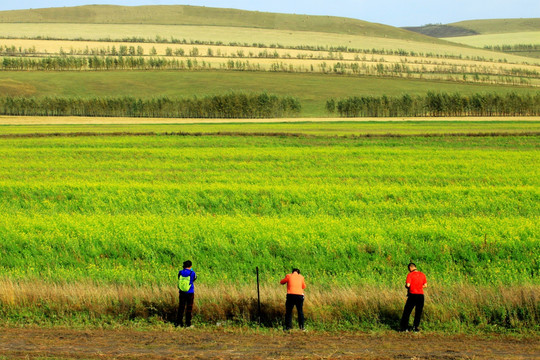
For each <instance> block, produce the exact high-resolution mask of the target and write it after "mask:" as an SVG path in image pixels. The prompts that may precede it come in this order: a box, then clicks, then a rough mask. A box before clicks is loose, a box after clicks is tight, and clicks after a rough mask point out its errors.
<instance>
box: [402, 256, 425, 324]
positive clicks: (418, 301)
mask: <svg viewBox="0 0 540 360" xmlns="http://www.w3.org/2000/svg"><path fill="white" fill-rule="evenodd" d="M426 286H427V279H426V275H424V274H423V273H421V272H420V271H418V270H417V269H416V265H415V264H414V263H410V264H409V274H408V275H407V280H406V281H405V287H407V302H406V303H405V308H404V309H403V316H402V317H401V324H400V327H401V331H407V330H408V327H409V317H410V316H411V312H412V311H413V309H414V308H416V311H415V313H414V323H413V331H419V330H418V326H419V325H420V318H421V317H422V311H423V310H424V288H425V287H426Z"/></svg>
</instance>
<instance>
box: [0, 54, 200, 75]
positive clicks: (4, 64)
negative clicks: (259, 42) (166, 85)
mask: <svg viewBox="0 0 540 360" xmlns="http://www.w3.org/2000/svg"><path fill="white" fill-rule="evenodd" d="M210 67H211V66H210V64H209V63H207V62H205V61H197V60H196V59H187V60H186V61H184V60H178V59H167V58H164V57H142V56H139V57H135V56H126V57H124V56H105V57H101V56H89V57H80V56H55V57H45V58H23V57H4V58H3V59H2V61H0V70H38V71H39V70H41V71H50V70H152V69H166V70H183V69H207V68H208V69H209V68H210Z"/></svg>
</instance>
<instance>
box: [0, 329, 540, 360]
mask: <svg viewBox="0 0 540 360" xmlns="http://www.w3.org/2000/svg"><path fill="white" fill-rule="evenodd" d="M539 357H540V341H539V339H538V338H528V339H523V340H521V339H515V338H509V337H504V336H492V337H478V336H470V335H455V336H452V335H440V334H422V333H420V334H410V333H406V334H400V333H393V332H392V333H380V334H375V335H372V334H365V333H358V334H353V333H350V332H348V333H319V332H307V333H301V332H297V331H293V332H291V333H288V334H285V333H282V332H279V331H270V332H263V331H261V332H256V331H253V330H247V331H242V330H239V329H237V330H232V331H227V330H204V329H187V330H185V329H182V330H152V331H137V330H131V329H122V330H69V329H40V328H38V329H0V358H1V359H4V358H8V359H33V358H55V359H416V360H420V359H445V360H449V359H538V358H539Z"/></svg>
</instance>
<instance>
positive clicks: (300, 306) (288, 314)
mask: <svg viewBox="0 0 540 360" xmlns="http://www.w3.org/2000/svg"><path fill="white" fill-rule="evenodd" d="M295 306H296V310H297V311H298V325H299V326H300V329H303V328H304V295H293V294H287V301H285V330H290V329H292V312H293V308H294V307H295Z"/></svg>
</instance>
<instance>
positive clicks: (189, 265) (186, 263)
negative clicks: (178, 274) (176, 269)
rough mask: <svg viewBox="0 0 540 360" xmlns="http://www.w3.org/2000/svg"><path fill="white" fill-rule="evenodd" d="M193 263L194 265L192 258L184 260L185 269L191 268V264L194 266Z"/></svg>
mask: <svg viewBox="0 0 540 360" xmlns="http://www.w3.org/2000/svg"><path fill="white" fill-rule="evenodd" d="M192 265H193V264H192V263H191V260H186V261H184V265H183V266H184V269H191V266H192Z"/></svg>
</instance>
